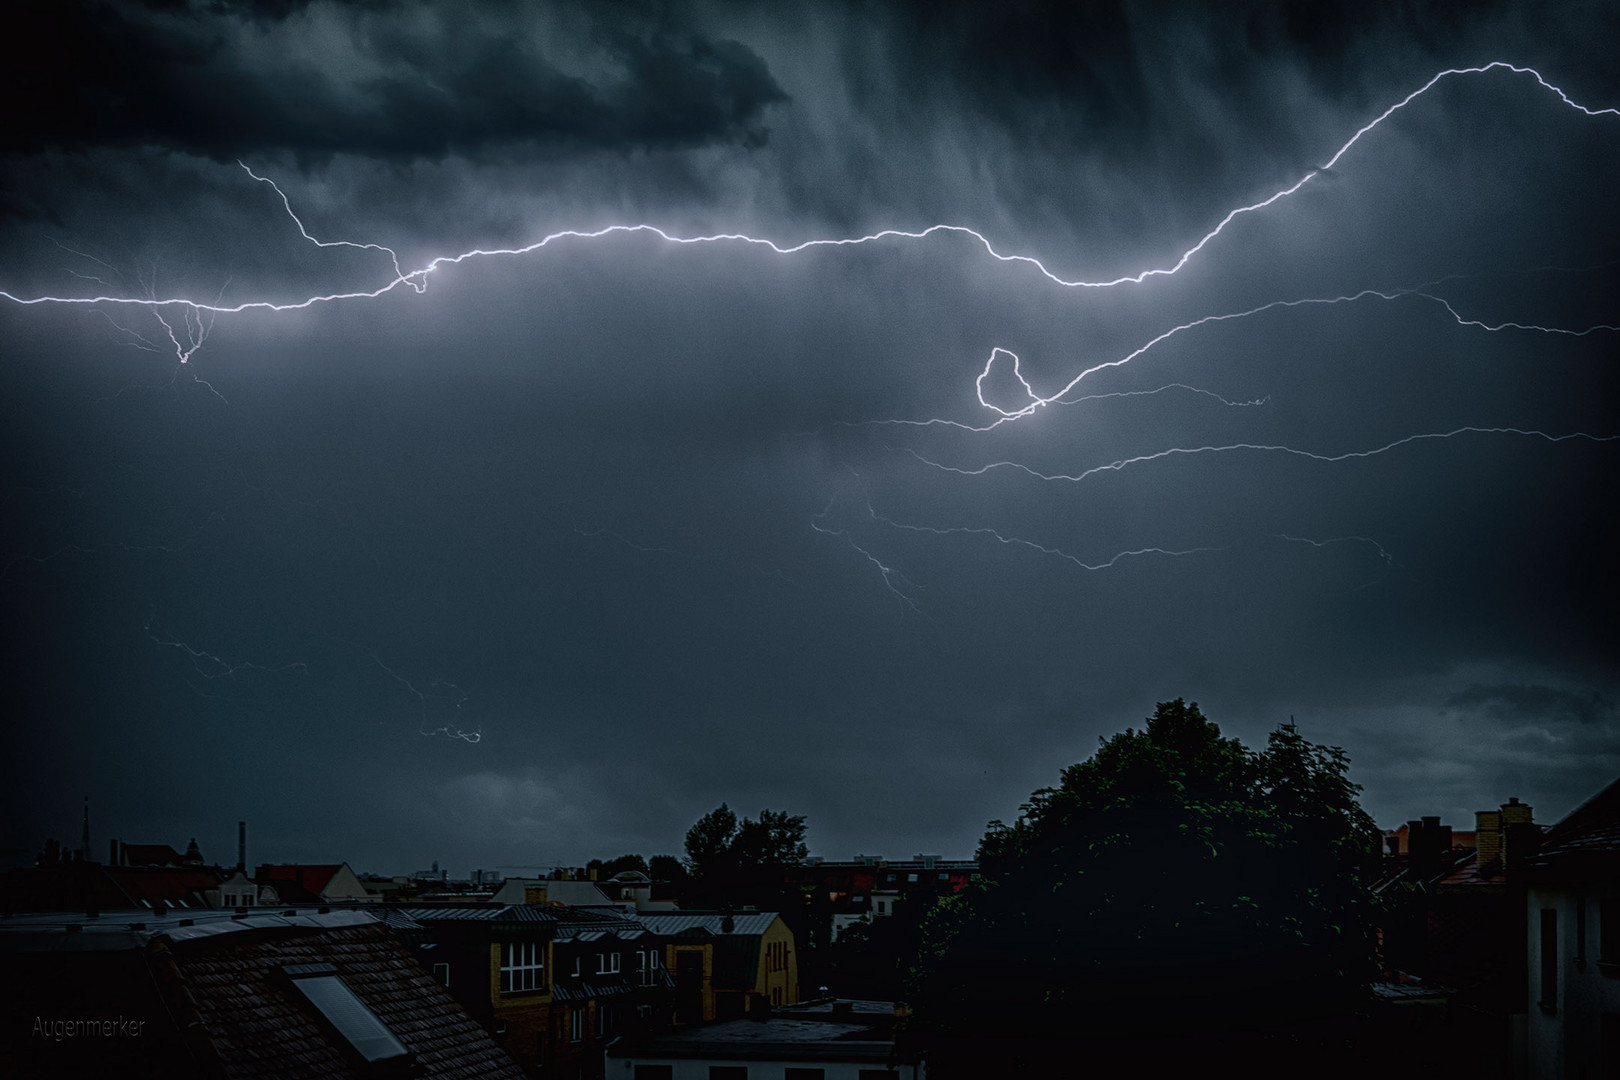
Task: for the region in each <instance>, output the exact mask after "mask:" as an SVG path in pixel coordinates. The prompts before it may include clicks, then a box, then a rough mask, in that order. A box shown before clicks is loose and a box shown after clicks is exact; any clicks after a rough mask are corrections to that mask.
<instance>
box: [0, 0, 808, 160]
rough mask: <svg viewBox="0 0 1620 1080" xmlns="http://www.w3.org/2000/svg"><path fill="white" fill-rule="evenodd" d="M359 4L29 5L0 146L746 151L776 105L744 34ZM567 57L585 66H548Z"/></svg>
mask: <svg viewBox="0 0 1620 1080" xmlns="http://www.w3.org/2000/svg"><path fill="white" fill-rule="evenodd" d="M375 7H376V6H361V7H351V6H341V5H335V4H319V3H316V4H268V5H265V4H260V5H250V6H240V5H215V4H196V5H185V4H164V5H150V6H148V7H147V8H145V9H140V8H132V7H130V6H128V5H116V4H107V3H98V2H95V0H75V2H72V3H57V2H54V0H42V2H39V3H34V4H30V5H28V11H27V12H26V14H25V13H24V12H23V11H14V12H13V13H12V14H13V16H14V18H15V19H17V20H18V21H19V24H22V25H27V26H28V27H29V28H30V29H29V32H27V33H17V34H8V35H7V36H6V41H7V44H6V46H5V50H6V51H5V55H3V56H0V72H3V74H0V80H3V82H0V93H3V94H4V96H5V98H6V100H8V101H13V102H26V103H27V107H26V108H24V109H22V110H20V111H18V112H16V113H15V114H13V116H12V118H11V120H10V122H8V124H7V125H6V129H5V134H4V135H3V137H0V140H3V141H0V149H3V150H5V151H7V152H10V153H13V154H18V153H21V154H32V153H37V152H40V151H43V150H47V149H61V150H70V151H75V150H82V149H86V148H92V147H103V146H157V147H163V148H165V149H169V150H179V151H186V152H190V153H194V154H199V155H204V156H207V157H210V158H214V159H216V160H229V159H231V158H235V157H240V156H253V155H263V154H272V153H278V152H288V153H291V154H295V155H297V156H298V157H299V158H301V159H304V160H316V159H324V158H327V157H329V156H330V155H333V154H337V153H344V154H355V155H360V156H363V157H374V158H381V159H387V160H392V161H402V162H409V161H412V160H415V159H436V158H442V157H444V156H446V155H450V154H455V155H461V156H464V157H474V158H478V157H489V156H491V155H495V156H500V155H506V154H511V153H516V152H522V151H524V149H525V148H527V150H528V151H532V150H533V148H535V147H545V148H547V149H549V150H552V151H556V150H559V149H561V150H565V151H566V150H580V149H584V150H594V149H609V150H620V151H630V150H638V149H663V148H671V147H694V146H703V145H706V144H710V143H717V142H734V143H739V144H742V145H748V146H755V145H759V144H760V143H762V142H763V141H764V140H765V138H766V137H767V129H766V127H765V124H764V120H765V113H766V111H767V110H768V109H769V107H770V106H772V105H776V104H780V103H782V102H783V101H785V100H786V98H785V95H784V94H783V92H782V90H781V88H780V87H779V86H777V84H776V82H775V81H774V80H773V78H772V76H771V73H770V72H769V70H767V68H766V66H765V64H764V63H763V61H761V60H760V58H759V57H758V56H757V55H755V54H754V53H753V52H752V51H750V50H749V49H748V48H747V47H746V46H744V45H741V44H739V43H737V42H735V41H731V40H726V39H724V38H708V37H703V36H701V35H696V34H690V33H682V32H679V31H678V30H677V31H666V30H664V29H662V28H660V27H657V26H652V25H648V23H647V20H639V19H638V20H635V21H633V22H632V21H628V20H625V21H617V20H615V19H613V18H612V17H611V15H609V16H607V17H603V18H601V19H599V20H597V19H595V17H587V19H585V20H584V24H583V25H579V26H573V27H564V28H563V32H561V33H557V34H553V35H552V36H551V37H552V42H553V43H552V44H550V45H547V44H543V43H541V42H539V41H537V40H536V35H535V29H536V28H535V25H534V20H533V19H530V18H525V17H524V14H523V12H522V10H521V9H513V8H509V7H507V6H506V5H485V6H482V7H478V8H472V9H466V10H456V11H452V10H451V9H449V8H443V9H430V8H426V7H424V6H423V5H420V4H410V3H402V4H398V5H389V6H387V8H386V10H376V9H375ZM577 21H578V20H576V22H577ZM558 39H564V43H562V44H558V43H557V41H558ZM553 50H557V51H559V52H560V53H561V55H548V53H550V52H552V51H553ZM581 60H584V61H587V62H588V63H589V64H590V65H591V66H592V67H593V68H594V69H595V70H593V71H592V72H591V73H590V74H589V75H588V76H586V75H580V74H569V73H566V72H565V71H564V70H562V69H561V67H560V66H559V64H562V65H567V64H572V63H577V62H579V61H581Z"/></svg>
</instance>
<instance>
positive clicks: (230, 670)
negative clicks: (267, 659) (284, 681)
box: [141, 613, 309, 681]
mask: <svg viewBox="0 0 1620 1080" xmlns="http://www.w3.org/2000/svg"><path fill="white" fill-rule="evenodd" d="M156 622H157V614H156V613H153V614H152V615H150V616H149V617H148V618H147V620H146V625H145V626H143V627H142V628H141V629H142V630H144V631H145V632H146V636H147V637H149V638H151V639H152V640H153V641H154V642H156V643H157V644H159V645H162V646H164V647H165V648H170V649H178V650H179V651H180V652H182V653H184V654H185V656H186V658H187V659H189V660H190V661H191V666H192V668H193V669H194V670H195V671H196V672H197V674H198V675H201V676H202V677H203V678H205V679H208V680H210V681H212V680H216V679H231V678H235V677H236V675H238V674H239V673H241V672H243V671H260V672H263V673H265V674H266V675H280V674H282V673H283V672H287V671H298V672H300V673H302V674H305V675H307V674H309V665H307V664H305V663H303V662H302V661H294V662H293V663H290V664H281V665H279V666H276V667H269V666H267V665H265V664H258V663H253V662H251V661H241V662H236V663H232V662H231V661H228V660H224V659H221V658H220V657H219V656H216V655H215V654H213V653H211V652H206V651H204V650H202V649H197V648H193V647H192V646H191V645H188V644H186V643H185V642H184V641H177V640H172V639H169V638H162V637H159V636H158V635H157V634H156V633H154V632H153V630H152V626H153V624H155V623H156Z"/></svg>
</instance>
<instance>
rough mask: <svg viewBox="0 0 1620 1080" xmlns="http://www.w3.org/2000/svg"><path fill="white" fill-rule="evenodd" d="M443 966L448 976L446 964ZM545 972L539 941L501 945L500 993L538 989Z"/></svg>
mask: <svg viewBox="0 0 1620 1080" xmlns="http://www.w3.org/2000/svg"><path fill="white" fill-rule="evenodd" d="M437 966H438V965H435V967H437ZM445 967H446V975H447V976H448V965H445ZM545 974H546V952H545V948H544V946H542V945H541V943H540V942H538V941H508V942H504V943H503V944H502V945H501V993H503V994H522V993H525V992H527V991H530V990H539V989H540V988H541V986H542V985H543V984H544V983H545ZM445 985H446V986H448V985H449V983H448V982H446V983H445Z"/></svg>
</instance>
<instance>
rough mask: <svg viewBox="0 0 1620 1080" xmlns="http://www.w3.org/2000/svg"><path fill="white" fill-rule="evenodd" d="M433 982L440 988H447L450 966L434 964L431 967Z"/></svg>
mask: <svg viewBox="0 0 1620 1080" xmlns="http://www.w3.org/2000/svg"><path fill="white" fill-rule="evenodd" d="M433 981H434V982H436V983H438V984H439V985H440V986H449V985H450V965H449V964H434V965H433Z"/></svg>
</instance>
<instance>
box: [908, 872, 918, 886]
mask: <svg viewBox="0 0 1620 1080" xmlns="http://www.w3.org/2000/svg"><path fill="white" fill-rule="evenodd" d="M906 880H907V881H909V882H911V883H913V884H915V883H916V881H917V875H916V874H907V875H906Z"/></svg>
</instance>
